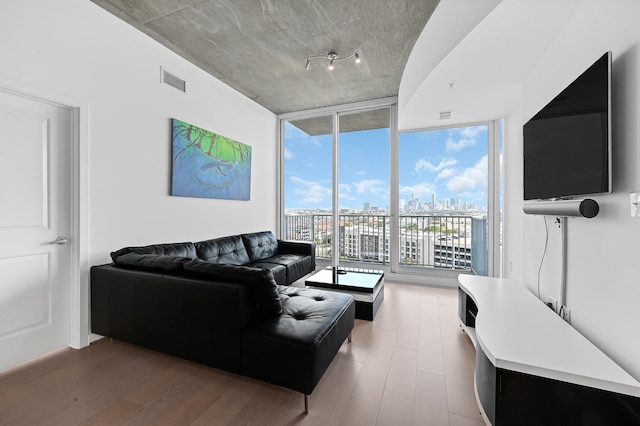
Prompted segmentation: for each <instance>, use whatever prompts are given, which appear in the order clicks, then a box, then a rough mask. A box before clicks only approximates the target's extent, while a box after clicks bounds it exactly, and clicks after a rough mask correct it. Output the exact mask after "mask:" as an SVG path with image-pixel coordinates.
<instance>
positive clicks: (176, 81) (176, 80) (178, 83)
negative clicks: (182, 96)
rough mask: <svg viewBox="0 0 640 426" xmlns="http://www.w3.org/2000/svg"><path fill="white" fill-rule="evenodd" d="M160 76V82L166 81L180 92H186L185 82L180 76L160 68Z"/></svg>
mask: <svg viewBox="0 0 640 426" xmlns="http://www.w3.org/2000/svg"><path fill="white" fill-rule="evenodd" d="M160 72H161V75H160V78H161V81H162V83H166V84H168V85H169V86H173V87H175V88H176V89H178V90H180V91H181V92H186V91H187V82H186V81H184V80H183V79H181V78H180V77H177V76H175V75H173V74H171V73H170V72H169V71H167V70H165V69H162V68H160Z"/></svg>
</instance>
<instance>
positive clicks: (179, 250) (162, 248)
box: [111, 242, 197, 262]
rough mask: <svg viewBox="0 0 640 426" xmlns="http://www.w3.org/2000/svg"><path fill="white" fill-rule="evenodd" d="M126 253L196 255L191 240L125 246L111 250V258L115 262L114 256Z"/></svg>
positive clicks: (193, 257)
mask: <svg viewBox="0 0 640 426" xmlns="http://www.w3.org/2000/svg"><path fill="white" fill-rule="evenodd" d="M127 253H137V254H157V255H161V256H177V257H188V258H190V259H195V258H196V257H197V256H196V248H195V246H194V244H193V243H191V242H186V243H173V244H153V245H150V246H140V247H125V248H121V249H120V250H116V251H114V252H112V253H111V259H113V261H114V262H115V261H116V258H118V257H120V256H122V255H125V254H127Z"/></svg>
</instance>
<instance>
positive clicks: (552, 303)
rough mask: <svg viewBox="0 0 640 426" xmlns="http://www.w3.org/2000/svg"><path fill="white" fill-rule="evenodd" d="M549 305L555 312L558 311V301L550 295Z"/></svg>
mask: <svg viewBox="0 0 640 426" xmlns="http://www.w3.org/2000/svg"><path fill="white" fill-rule="evenodd" d="M547 306H548V307H550V308H551V310H553V312H558V301H557V300H556V299H554V298H553V297H551V296H549V298H548V299H547Z"/></svg>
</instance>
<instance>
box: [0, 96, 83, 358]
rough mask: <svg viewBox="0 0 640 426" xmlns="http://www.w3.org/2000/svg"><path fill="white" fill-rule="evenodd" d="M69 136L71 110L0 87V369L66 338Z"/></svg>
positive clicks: (54, 346)
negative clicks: (7, 91)
mask: <svg viewBox="0 0 640 426" xmlns="http://www.w3.org/2000/svg"><path fill="white" fill-rule="evenodd" d="M70 136H71V111H70V110H68V109H66V108H63V107H60V106H55V105H51V104H49V103H46V102H42V101H38V100H35V99H31V98H28V97H22V96H19V95H15V94H9V93H6V92H2V91H0V370H3V369H5V368H7V367H10V366H13V365H16V364H18V363H21V362H24V361H27V360H30V359H33V358H35V357H38V356H40V355H43V354H45V353H48V352H51V351H53V350H55V349H58V348H61V347H64V346H67V345H68V344H69V309H70V294H69V293H70V267H69V265H70V241H69V240H70V238H69V232H70V229H71V216H70V215H71V208H70V204H71V203H70V197H71V173H70V170H71V158H70V157H71V151H70V145H71V137H70ZM65 239H67V240H66V241H67V242H66V243H65Z"/></svg>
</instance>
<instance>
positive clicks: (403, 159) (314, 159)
mask: <svg viewBox="0 0 640 426" xmlns="http://www.w3.org/2000/svg"><path fill="white" fill-rule="evenodd" d="M487 137H488V136H487V127H486V126H474V127H460V128H453V129H444V130H430V131H423V132H414V133H402V134H400V198H401V199H404V200H405V201H406V202H408V201H409V199H410V198H411V196H412V195H413V196H414V197H417V198H420V201H422V202H429V201H431V197H432V194H434V193H435V195H436V200H438V201H439V200H442V199H447V198H448V199H450V198H455V199H457V198H461V199H462V202H463V203H464V202H470V203H471V202H474V203H477V204H478V205H479V206H480V205H486V203H487V202H486V199H487V194H486V186H487V170H488V167H487ZM339 149H340V151H339V164H340V167H339V171H338V174H339V181H340V186H339V188H340V198H339V200H340V201H339V203H340V208H345V209H362V208H363V206H364V203H365V202H369V203H371V206H375V207H379V208H383V209H385V208H387V206H389V129H379V130H367V131H360V132H349V133H342V134H341V135H340V148H339ZM331 162H332V136H331V135H330V134H329V135H321V136H309V135H307V134H306V133H304V132H302V131H301V130H299V129H298V128H296V127H294V126H293V125H291V124H289V123H287V124H286V125H285V208H287V209H316V208H320V209H330V208H331V187H332V184H331Z"/></svg>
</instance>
